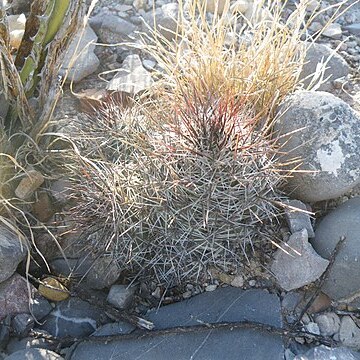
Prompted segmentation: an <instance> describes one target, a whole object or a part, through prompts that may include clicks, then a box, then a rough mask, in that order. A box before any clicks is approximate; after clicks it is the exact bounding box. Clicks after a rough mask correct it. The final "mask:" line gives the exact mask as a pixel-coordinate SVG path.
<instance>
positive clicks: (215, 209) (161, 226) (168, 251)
mask: <svg viewBox="0 0 360 360" xmlns="http://www.w3.org/2000/svg"><path fill="white" fill-rule="evenodd" d="M197 95H198V94H197V93H196V88H194V89H193V92H190V93H184V94H183V102H181V103H179V104H177V105H175V106H174V107H173V108H171V109H167V110H166V111H163V112H161V111H160V110H159V111H154V108H153V112H151V113H150V114H149V113H147V112H146V111H145V112H144V111H142V109H139V108H138V107H137V106H135V107H134V108H132V109H128V110H125V111H124V110H121V108H120V107H119V106H117V104H114V103H110V104H108V105H107V106H106V107H105V108H103V109H102V110H100V111H99V112H98V113H97V117H89V118H88V122H85V124H83V126H82V127H81V128H82V131H83V133H82V134H81V136H80V139H79V140H78V141H76V140H75V143H74V145H77V146H76V148H77V151H78V152H77V153H78V154H79V153H81V154H82V155H81V156H80V157H79V158H78V163H77V164H76V165H75V168H74V174H75V175H76V174H78V170H77V169H78V167H79V165H80V166H81V168H82V174H83V176H82V177H81V179H79V181H78V183H77V185H76V186H75V187H74V197H75V199H76V201H75V203H76V206H75V207H74V208H73V209H72V213H73V214H77V215H78V218H77V220H78V222H79V223H81V227H82V228H83V229H87V235H91V234H92V236H90V237H89V238H88V239H89V240H88V243H87V244H86V246H87V248H86V250H87V251H93V252H94V251H95V252H96V251H99V252H104V251H107V252H110V253H112V255H113V256H114V257H115V258H116V259H117V260H118V262H119V265H120V267H121V268H123V269H124V270H127V272H128V273H129V274H131V276H132V277H137V276H138V277H144V276H149V275H150V274H152V276H155V277H156V278H157V280H158V281H159V282H160V283H165V284H167V285H174V284H179V283H182V282H183V281H187V280H189V279H191V280H198V279H199V278H201V277H203V276H204V275H205V272H206V270H207V269H208V268H209V267H210V266H218V267H221V268H223V269H225V270H230V269H231V270H234V269H236V268H237V267H238V266H239V264H241V263H242V262H243V261H244V259H245V258H246V256H247V254H248V251H249V246H250V248H251V246H254V243H256V242H257V241H258V240H260V239H261V238H262V237H261V232H262V230H261V229H262V227H263V225H264V224H270V223H271V222H272V221H274V220H276V215H277V213H278V210H277V206H276V203H278V202H279V201H280V199H281V196H280V195H278V194H277V193H276V190H275V189H276V187H277V186H278V185H279V183H280V181H281V176H280V175H279V171H278V168H277V167H276V164H275V163H274V155H275V148H274V146H273V145H274V144H273V143H272V142H271V141H269V140H268V139H267V138H266V136H265V135H264V134H263V133H261V131H258V130H257V129H256V128H255V124H256V121H255V120H256V118H254V115H253V109H252V108H251V107H249V106H247V105H246V104H245V103H244V101H243V100H241V99H234V98H232V97H228V96H220V95H213V94H210V93H209V98H207V99H206V100H205V99H204V98H203V97H200V96H197ZM154 106H155V107H156V105H154ZM79 128H80V125H79ZM89 139H91V140H90V141H89ZM94 234H95V235H96V236H94ZM250 251H251V250H250Z"/></svg>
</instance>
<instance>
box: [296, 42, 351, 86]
mask: <svg viewBox="0 0 360 360" xmlns="http://www.w3.org/2000/svg"><path fill="white" fill-rule="evenodd" d="M302 46H307V52H306V57H305V60H304V66H303V68H302V71H301V74H300V79H303V84H304V86H305V88H307V87H308V86H309V84H310V82H311V80H312V78H313V74H314V73H315V72H316V70H317V67H318V66H319V64H321V63H324V62H325V61H327V60H328V61H327V63H326V66H325V68H326V70H325V72H324V77H323V79H324V80H326V79H327V80H326V81H325V82H324V83H323V84H321V85H320V86H319V87H318V88H317V89H316V90H318V91H328V92H332V91H334V87H333V84H332V82H333V81H334V80H336V79H339V78H343V77H346V76H348V75H349V72H350V70H349V65H348V64H347V62H346V61H345V59H344V58H343V57H342V56H341V55H339V54H338V53H337V52H336V51H335V50H333V49H331V48H330V47H328V46H326V45H322V44H318V43H312V44H311V45H309V44H308V43H307V44H305V45H302Z"/></svg>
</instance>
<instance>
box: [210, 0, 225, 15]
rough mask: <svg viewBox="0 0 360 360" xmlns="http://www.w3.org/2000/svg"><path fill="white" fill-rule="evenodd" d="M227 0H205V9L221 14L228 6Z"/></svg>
mask: <svg viewBox="0 0 360 360" xmlns="http://www.w3.org/2000/svg"><path fill="white" fill-rule="evenodd" d="M229 3H230V2H229V1H228V0H206V11H207V12H211V13H213V14H215V13H216V14H222V13H223V12H224V10H226V9H225V8H226V7H227V6H229Z"/></svg>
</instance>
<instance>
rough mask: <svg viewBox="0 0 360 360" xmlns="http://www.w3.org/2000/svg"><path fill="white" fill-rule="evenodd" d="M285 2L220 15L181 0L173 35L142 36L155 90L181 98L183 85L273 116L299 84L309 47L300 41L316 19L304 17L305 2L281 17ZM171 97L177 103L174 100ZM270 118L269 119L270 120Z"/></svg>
mask: <svg viewBox="0 0 360 360" xmlns="http://www.w3.org/2000/svg"><path fill="white" fill-rule="evenodd" d="M285 4H286V1H285V2H279V1H265V0H260V1H255V2H254V5H253V11H252V15H251V16H249V15H248V16H249V17H248V18H246V17H245V16H244V15H242V14H241V13H238V12H236V7H234V8H231V7H230V1H228V2H227V3H226V5H225V11H224V12H223V13H222V14H216V13H215V14H209V13H207V12H206V1H200V0H192V1H187V2H184V1H179V12H178V19H177V23H178V27H177V30H176V32H175V33H174V34H173V37H174V38H173V39H172V40H168V39H167V38H166V37H165V36H163V35H162V34H161V32H159V31H157V30H152V31H151V33H150V35H148V36H144V37H143V46H142V48H143V50H145V51H147V52H148V54H149V55H151V56H152V57H153V58H154V59H155V60H156V61H157V62H158V65H159V68H160V71H159V73H158V74H157V75H158V77H159V79H160V80H161V81H159V82H158V83H157V87H156V88H154V89H153V91H154V93H156V94H157V96H159V97H160V98H161V97H162V94H163V93H164V89H166V91H167V92H171V93H172V94H173V95H174V97H175V98H173V99H174V100H175V101H178V100H179V99H178V97H179V98H180V101H181V97H182V93H183V90H184V88H186V87H187V86H188V85H187V84H190V86H191V87H193V86H195V88H196V91H197V94H199V96H204V97H205V98H206V97H207V95H208V94H206V93H205V92H204V86H203V84H206V87H205V91H208V90H209V89H210V91H211V92H213V93H219V94H221V93H226V94H232V95H233V96H240V97H244V96H245V97H246V100H247V102H248V103H250V104H253V105H254V108H255V111H256V114H257V115H259V117H258V119H259V120H260V119H261V118H262V117H267V116H270V117H271V115H272V112H273V109H274V108H275V107H276V106H277V105H278V104H279V102H281V100H282V99H283V98H284V97H285V96H286V95H288V94H289V93H291V92H293V91H294V89H295V88H296V87H297V86H298V82H299V81H298V80H299V75H300V73H301V69H302V65H303V61H304V58H305V54H306V46H304V47H301V46H299V43H302V41H301V40H305V39H306V38H307V37H308V36H307V27H308V26H309V24H310V23H311V21H313V19H314V18H315V17H316V15H315V14H314V15H312V16H311V17H310V19H308V20H306V5H307V1H301V2H300V4H299V6H298V8H297V9H296V10H295V11H294V12H293V13H292V14H291V16H289V17H288V18H287V19H286V21H284V20H283V13H284V7H285ZM174 100H173V101H174ZM269 121H270V120H269Z"/></svg>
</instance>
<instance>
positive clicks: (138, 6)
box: [133, 0, 147, 10]
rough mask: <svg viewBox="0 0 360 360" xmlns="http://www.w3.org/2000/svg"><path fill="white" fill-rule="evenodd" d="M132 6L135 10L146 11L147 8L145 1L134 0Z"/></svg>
mask: <svg viewBox="0 0 360 360" xmlns="http://www.w3.org/2000/svg"><path fill="white" fill-rule="evenodd" d="M133 6H134V8H135V9H136V10H140V9H146V8H147V0H134V2H133Z"/></svg>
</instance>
